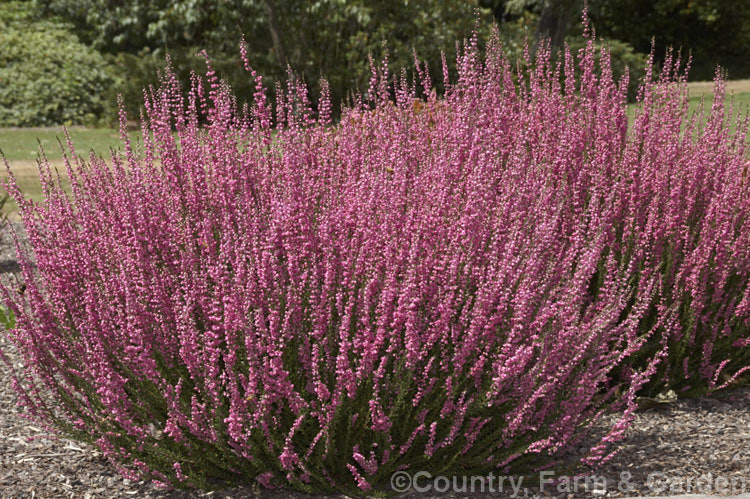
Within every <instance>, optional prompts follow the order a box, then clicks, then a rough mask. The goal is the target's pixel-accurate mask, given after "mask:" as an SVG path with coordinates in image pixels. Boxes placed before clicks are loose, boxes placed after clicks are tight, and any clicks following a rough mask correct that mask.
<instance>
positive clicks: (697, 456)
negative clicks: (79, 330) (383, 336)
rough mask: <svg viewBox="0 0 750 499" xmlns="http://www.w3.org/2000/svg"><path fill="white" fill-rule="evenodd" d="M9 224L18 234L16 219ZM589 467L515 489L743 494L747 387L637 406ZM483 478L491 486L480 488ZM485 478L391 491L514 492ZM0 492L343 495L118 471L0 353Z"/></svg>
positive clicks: (748, 466)
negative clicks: (160, 481)
mask: <svg viewBox="0 0 750 499" xmlns="http://www.w3.org/2000/svg"><path fill="white" fill-rule="evenodd" d="M14 226H15V227H16V229H17V230H19V231H20V232H21V233H22V231H23V227H22V226H21V225H20V224H18V223H15V224H14ZM2 236H3V237H2V241H0V273H1V274H2V276H3V278H4V279H9V278H10V279H12V278H13V277H14V275H15V274H16V273H17V272H18V265H17V263H16V259H15V250H14V249H13V247H12V244H9V237H8V232H7V230H5V231H4V233H3V234H2ZM0 350H2V351H3V352H4V353H5V355H6V356H7V357H8V359H9V360H10V362H11V363H12V364H13V365H14V366H15V367H16V368H18V367H21V361H20V357H19V356H18V355H16V353H15V352H14V349H13V348H12V345H11V344H10V342H9V341H8V339H7V338H5V336H4V335H3V334H0ZM581 449H583V447H582V448H581ZM582 471H586V470H582ZM590 472H591V473H592V474H593V475H592V476H591V477H590V478H589V480H588V481H587V480H585V479H579V480H577V481H569V482H565V481H563V482H561V483H559V484H558V485H557V486H555V485H549V484H548V483H549V482H546V483H545V486H544V488H543V489H542V490H540V487H539V485H540V480H541V479H542V478H544V479H546V478H551V475H542V476H539V477H536V478H535V479H531V478H527V479H525V480H524V482H522V483H521V488H520V489H519V490H520V495H527V496H534V495H536V496H538V497H542V496H544V497H549V496H553V497H566V498H568V497H636V496H652V495H666V496H670V495H680V494H695V493H703V494H716V495H722V496H727V495H735V494H740V493H750V387H741V388H735V389H733V390H732V391H730V392H727V393H724V394H722V395H721V396H720V397H719V396H714V397H701V398H695V399H688V400H678V401H675V402H672V403H669V404H664V405H663V406H662V407H659V408H655V409H652V410H647V411H643V412H638V413H637V416H636V419H635V422H634V424H633V426H632V427H631V428H630V429H629V430H628V432H627V434H626V439H625V440H624V441H623V442H622V443H621V444H620V452H619V454H617V455H616V456H615V458H614V459H612V460H611V461H610V462H609V463H607V464H606V465H604V466H603V467H601V468H600V469H597V470H590ZM558 478H560V476H558ZM430 483H433V482H428V481H425V480H423V481H421V482H419V483H418V484H417V485H418V486H425V485H429V484H430ZM434 485H436V486H437V488H438V489H440V487H441V486H444V482H439V481H436V482H434ZM490 485H492V486H494V489H489V486H490ZM516 485H518V483H517V482H516ZM458 486H459V487H460V486H461V483H460V482H459V484H458ZM487 486H488V489H486V492H485V493H484V494H482V493H475V494H470V493H469V492H470V491H471V489H467V491H466V493H461V492H448V493H444V494H438V493H436V492H435V490H434V489H432V490H427V491H426V492H425V493H418V492H415V491H414V490H412V491H411V492H408V493H405V494H402V495H401V496H399V497H400V498H401V499H416V498H423V499H425V498H431V497H440V498H442V499H455V498H458V497H472V498H474V497H476V498H484V497H508V496H511V495H512V492H513V491H512V490H510V487H509V483H507V482H506V483H504V487H503V492H502V493H501V494H498V493H494V494H493V493H489V492H488V491H490V490H494V491H499V488H500V486H499V481H497V480H496V481H494V482H493V483H491V484H488V485H487ZM475 490H478V489H475ZM0 497H1V498H28V497H31V498H34V497H44V498H58V497H60V498H68V497H70V498H73V497H75V498H87V499H88V498H113V497H114V498H127V497H136V498H202V497H222V498H229V497H231V498H248V497H253V498H267V499H281V498H297V499H303V498H308V499H322V498H324V497H328V498H329V499H331V498H337V499H341V498H344V497H346V496H343V495H334V496H311V495H306V494H300V493H294V492H290V491H285V490H265V489H261V488H260V487H259V486H257V485H248V486H246V487H239V488H234V489H230V490H224V491H216V492H195V491H192V492H190V491H174V490H172V491H170V490H160V489H157V488H155V487H154V486H152V485H150V484H148V483H144V482H133V481H129V480H126V479H123V478H122V477H121V476H120V475H119V474H118V473H117V472H116V471H115V469H114V468H113V467H112V466H111V465H110V464H109V463H108V462H107V461H106V460H105V459H104V458H103V457H102V455H101V453H100V452H99V451H98V450H97V449H95V448H93V447H91V446H88V445H84V444H82V443H79V442H74V441H71V440H67V439H62V438H56V437H54V436H51V435H49V434H47V433H46V432H45V431H44V430H43V429H42V428H41V427H39V426H38V425H36V424H34V423H33V422H30V421H28V420H26V419H24V418H23V417H21V416H20V411H19V408H18V407H17V405H16V397H15V394H14V392H13V390H12V388H11V383H10V376H9V369H8V366H7V365H6V364H5V363H3V362H2V361H0Z"/></svg>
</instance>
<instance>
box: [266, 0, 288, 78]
mask: <svg viewBox="0 0 750 499" xmlns="http://www.w3.org/2000/svg"><path fill="white" fill-rule="evenodd" d="M265 4H266V11H268V28H269V30H270V31H271V40H272V41H273V50H274V52H276V57H277V58H278V59H279V64H281V68H282V69H286V66H287V64H289V59H287V56H286V50H284V39H283V38H282V37H281V25H280V24H279V16H278V12H277V10H276V4H274V2H273V0H265Z"/></svg>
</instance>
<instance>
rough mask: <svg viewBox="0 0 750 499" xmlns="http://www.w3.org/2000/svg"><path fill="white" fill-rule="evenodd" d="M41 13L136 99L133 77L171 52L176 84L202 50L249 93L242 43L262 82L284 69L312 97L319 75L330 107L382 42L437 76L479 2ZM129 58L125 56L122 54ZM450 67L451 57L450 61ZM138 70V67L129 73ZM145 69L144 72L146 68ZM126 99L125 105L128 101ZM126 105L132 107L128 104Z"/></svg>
mask: <svg viewBox="0 0 750 499" xmlns="http://www.w3.org/2000/svg"><path fill="white" fill-rule="evenodd" d="M35 3H36V5H37V6H38V7H39V12H40V13H41V14H42V15H46V16H48V15H58V16H62V17H64V18H65V19H68V20H69V21H70V22H71V23H73V25H74V26H75V27H76V32H77V33H78V34H79V36H80V37H81V38H82V39H83V40H86V41H88V42H90V43H91V44H92V45H93V46H94V47H96V48H98V49H100V50H101V51H103V52H105V53H110V54H118V55H117V56H116V57H115V62H116V63H117V64H120V65H121V72H125V71H127V72H126V73H125V74H127V75H128V78H127V79H126V80H125V81H122V82H121V88H120V92H122V93H125V94H130V93H132V92H136V91H139V88H136V87H140V86H142V85H143V84H147V83H151V82H150V81H142V80H141V81H134V79H133V78H132V77H131V75H132V74H134V73H135V74H150V75H151V79H152V80H155V76H156V75H155V72H153V71H151V69H152V67H153V66H154V65H155V64H157V63H158V62H163V60H164V53H165V51H168V52H169V53H170V54H171V56H172V59H173V63H174V65H175V69H176V71H177V73H178V74H179V75H180V76H181V79H183V80H187V78H188V75H189V68H191V67H196V53H197V52H199V51H200V50H202V49H205V50H206V51H207V53H208V54H209V56H210V57H211V59H212V61H213V62H214V63H215V65H216V66H217V70H218V71H219V72H220V73H221V74H222V76H224V77H225V78H226V79H227V80H228V81H229V82H230V84H232V86H233V87H234V88H235V90H236V93H237V94H238V95H240V96H243V95H250V94H252V92H251V91H250V88H249V82H247V76H246V75H245V74H242V70H241V68H240V67H239V65H238V64H237V63H236V60H237V54H238V45H239V42H240V39H241V38H242V36H243V35H244V37H245V41H246V43H247V46H248V53H249V57H250V62H251V64H252V65H253V67H254V69H256V70H257V71H258V72H259V73H260V74H263V75H265V76H266V78H267V79H266V81H267V82H268V81H269V80H270V81H273V80H283V79H285V78H286V76H287V73H288V71H289V70H291V71H292V72H294V73H295V74H296V75H297V76H301V77H302V78H303V79H305V80H306V81H307V82H308V84H310V86H311V87H312V93H313V94H316V93H317V92H316V90H317V88H316V85H317V82H318V80H319V79H320V78H321V77H325V78H326V79H327V80H328V81H329V83H330V88H331V94H332V98H333V100H334V102H336V101H338V100H341V99H343V98H345V97H346V90H348V89H359V90H364V89H366V87H367V82H368V81H369V77H370V61H369V57H370V56H371V55H372V56H373V57H375V59H376V62H377V60H379V59H380V58H382V57H383V55H384V51H383V46H384V43H386V44H387V48H388V52H389V57H390V62H391V63H392V65H393V66H394V67H395V68H401V67H410V66H411V65H412V62H413V50H414V51H416V52H417V54H418V56H419V58H420V59H421V60H422V61H424V62H427V63H428V64H429V65H430V67H431V68H433V72H434V73H439V70H440V64H441V50H445V49H449V50H450V49H452V48H453V46H454V43H455V41H456V40H461V39H463V38H465V37H467V36H469V35H470V33H471V31H472V29H473V28H474V27H475V24H476V20H477V13H479V16H480V17H483V18H489V11H488V10H486V9H484V10H481V9H480V10H477V8H478V7H477V4H476V2H466V1H461V0H448V1H442V0H412V1H408V2H407V1H403V0H386V1H382V2H381V1H379V2H374V1H368V0H354V1H343V0H316V1H308V0H224V1H221V2H216V1H212V0H178V1H166V0H153V1H146V0H131V1H127V2H122V1H118V0H35ZM128 54H129V55H128ZM448 59H449V60H452V57H449V58H448ZM138 64H141V65H142V68H141V69H137V68H135V66H137V65H138ZM143 67H145V68H146V70H144V69H143ZM126 100H127V99H126ZM131 101H132V100H131Z"/></svg>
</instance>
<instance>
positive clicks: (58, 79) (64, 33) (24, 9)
mask: <svg viewBox="0 0 750 499" xmlns="http://www.w3.org/2000/svg"><path fill="white" fill-rule="evenodd" d="M31 18H32V16H31V9H30V4H28V3H26V2H6V3H2V6H1V8H0V126H42V125H60V124H91V123H95V122H97V121H98V120H100V119H101V117H102V116H104V115H105V114H106V111H107V109H108V108H110V109H111V107H112V105H113V103H114V101H113V100H112V101H110V98H111V95H110V93H109V87H110V85H111V84H112V77H111V75H110V73H109V72H108V71H107V64H106V62H105V60H104V58H103V57H102V56H101V55H100V54H99V53H98V52H97V51H95V50H93V49H91V48H90V47H88V46H86V45H83V44H81V43H80V42H79V41H78V39H77V38H76V36H75V35H74V34H73V33H72V32H71V31H70V30H69V29H68V27H67V26H66V25H65V24H63V23H60V22H55V21H51V20H49V21H38V22H33V23H32V21H31Z"/></svg>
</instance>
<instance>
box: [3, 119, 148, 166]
mask: <svg viewBox="0 0 750 499" xmlns="http://www.w3.org/2000/svg"><path fill="white" fill-rule="evenodd" d="M69 131H70V137H71V138H72V139H73V144H74V145H76V146H77V147H78V148H80V149H79V150H78V151H77V152H78V154H81V155H83V156H88V152H89V150H94V151H95V152H96V153H97V154H100V155H103V156H104V157H107V156H108V155H109V150H110V148H113V149H118V148H119V147H120V146H121V142H120V133H119V132H118V131H117V130H113V129H109V128H85V127H71V128H70V129H69ZM138 133H139V132H131V133H130V135H131V138H133V137H135V136H136V135H137V134H138ZM58 139H59V140H60V141H62V142H63V144H64V142H65V134H64V132H63V130H62V128H58V127H54V128H5V129H0V150H2V151H3V153H4V154H5V157H6V158H7V159H8V160H9V161H11V162H12V161H18V160H21V161H23V160H26V161H34V162H35V161H36V158H37V156H38V154H39V146H40V145H41V146H42V148H43V149H44V152H45V153H46V155H47V157H48V158H49V159H50V160H51V161H58V160H61V159H62V152H61V151H60V144H59V143H58Z"/></svg>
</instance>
